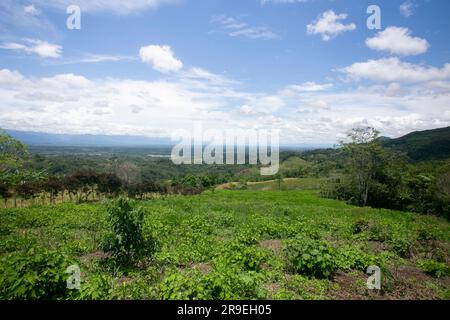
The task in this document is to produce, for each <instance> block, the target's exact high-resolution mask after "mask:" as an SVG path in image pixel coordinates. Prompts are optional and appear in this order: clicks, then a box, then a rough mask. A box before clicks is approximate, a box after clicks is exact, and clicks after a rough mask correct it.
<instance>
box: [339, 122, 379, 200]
mask: <svg viewBox="0 0 450 320" xmlns="http://www.w3.org/2000/svg"><path fill="white" fill-rule="evenodd" d="M378 136H379V132H378V131H377V130H375V129H374V128H371V127H366V128H355V129H352V130H351V131H350V132H349V133H348V134H347V140H346V141H343V142H341V145H342V146H343V149H342V150H343V152H344V154H345V155H346V158H347V161H348V165H349V166H348V171H349V174H350V176H351V177H352V180H353V182H354V184H355V186H356V189H357V196H358V203H359V205H361V206H365V205H367V200H368V195H369V191H370V188H371V185H372V182H373V177H374V171H375V170H374V169H375V165H376V158H377V156H378V155H379V154H380V152H381V146H380V144H379V141H378V139H377V138H378Z"/></svg>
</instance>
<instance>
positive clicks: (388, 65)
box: [340, 58, 450, 83]
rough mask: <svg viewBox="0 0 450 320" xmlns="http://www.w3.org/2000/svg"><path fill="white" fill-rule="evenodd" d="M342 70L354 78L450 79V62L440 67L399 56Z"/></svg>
mask: <svg viewBox="0 0 450 320" xmlns="http://www.w3.org/2000/svg"><path fill="white" fill-rule="evenodd" d="M340 71H341V72H344V73H346V74H347V75H349V76H350V77H351V78H353V79H357V80H358V79H367V80H372V81H377V82H405V83H420V82H426V81H439V80H447V79H450V64H445V65H444V67H443V68H441V69H439V68H435V67H427V66H422V65H417V64H412V63H407V62H402V61H400V59H398V58H387V59H379V60H369V61H367V62H357V63H354V64H352V65H351V66H348V67H346V68H343V69H341V70H340Z"/></svg>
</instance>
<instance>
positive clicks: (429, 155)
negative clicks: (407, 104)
mask: <svg viewBox="0 0 450 320" xmlns="http://www.w3.org/2000/svg"><path fill="white" fill-rule="evenodd" d="M6 131H7V132H8V133H9V134H10V135H12V136H13V137H14V138H16V139H19V140H20V141H22V142H23V143H25V144H27V145H30V146H64V147H148V146H171V145H173V142H172V141H171V140H170V139H169V138H148V137H143V136H123V135H122V136H120V135H117V136H115V135H89V134H52V133H43V132H30V131H16V130H6ZM380 141H381V143H382V145H383V146H384V147H387V148H391V149H394V150H398V151H402V152H405V153H406V154H407V155H408V157H409V158H410V159H411V160H413V161H421V160H442V159H450V127H447V128H440V129H434V130H426V131H417V132H412V133H409V134H407V135H405V136H403V137H400V138H397V139H391V138H388V137H380ZM327 147H330V146H327V145H295V146H284V147H283V149H285V150H289V149H292V150H294V149H303V148H306V149H318V148H327Z"/></svg>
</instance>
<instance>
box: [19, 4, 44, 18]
mask: <svg viewBox="0 0 450 320" xmlns="http://www.w3.org/2000/svg"><path fill="white" fill-rule="evenodd" d="M23 12H24V13H25V14H29V15H31V16H38V15H40V14H41V10H39V9H37V8H36V7H35V6H34V4H30V5H28V6H25V7H23Z"/></svg>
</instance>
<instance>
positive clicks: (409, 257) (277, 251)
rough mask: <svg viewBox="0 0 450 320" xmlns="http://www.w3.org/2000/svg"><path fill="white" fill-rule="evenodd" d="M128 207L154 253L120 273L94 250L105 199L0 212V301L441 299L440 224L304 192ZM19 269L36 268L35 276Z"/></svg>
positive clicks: (210, 195)
mask: <svg viewBox="0 0 450 320" xmlns="http://www.w3.org/2000/svg"><path fill="white" fill-rule="evenodd" d="M136 205H139V206H142V207H143V208H144V210H145V213H144V224H143V230H144V235H145V237H151V238H153V239H156V241H157V246H156V252H155V253H154V254H153V256H147V257H146V258H144V259H142V260H141V261H140V262H139V263H136V264H133V265H128V266H126V267H125V266H123V265H118V264H116V263H115V261H114V260H113V259H111V258H110V256H109V255H108V254H107V253H106V252H105V251H103V246H102V243H103V242H104V240H105V238H106V237H107V235H108V231H107V230H108V227H107V226H108V222H107V215H106V206H105V204H102V203H97V204H80V205H75V204H62V205H56V206H36V207H31V208H22V209H0V257H1V258H0V259H1V260H0V273H1V275H0V298H2V299H11V298H39V297H41V298H52V299H69V298H75V299H270V298H272V299H374V298H377V299H448V298H449V297H450V296H449V293H450V291H449V290H450V288H449V287H448V283H449V282H448V279H449V278H448V271H449V270H448V266H447V264H446V263H445V261H448V258H449V245H450V238H449V235H450V233H449V230H450V229H449V228H450V224H449V223H448V222H447V221H445V220H443V219H439V218H436V217H432V216H419V215H415V214H411V213H405V212H396V211H389V210H383V209H371V208H358V207H353V206H349V205H346V204H345V203H342V202H339V201H334V200H327V199H321V198H318V197H317V196H316V195H315V192H314V191H280V192H279V191H250V190H244V191H227V190H220V191H214V192H211V191H208V192H205V193H203V194H201V195H198V196H192V197H183V196H179V197H164V198H161V199H159V200H154V201H141V202H137V203H136ZM55 253H56V254H55ZM443 261H444V262H443ZM69 264H77V265H79V266H80V268H81V277H82V278H81V290H80V291H71V292H68V291H67V290H66V289H64V283H65V282H64V281H65V280H61V279H64V278H63V277H59V275H60V274H61V273H63V272H64V270H65V268H66V267H67V266H68V265H69ZM26 265H33V266H34V268H43V270H45V271H46V272H45V273H44V274H43V275H41V276H40V277H39V279H36V277H35V274H34V273H33V272H34V269H33V268H32V269H31V270H32V271H28V273H27V268H26V267H25V266H26ZM370 265H378V266H380V267H381V268H382V272H383V290H382V291H370V290H368V289H367V287H366V279H367V276H366V275H365V270H366V268H367V267H368V266H370ZM19 280H20V281H19ZM36 281H38V282H36ZM61 281H63V282H64V283H63V287H62V288H63V289H61V290H59V291H57V288H58V285H59V284H60V283H61ZM36 283H39V286H37V285H36ZM13 284H14V285H13ZM36 288H37V289H36ZM40 288H47V289H46V290H45V289H42V290H40ZM50 294H52V295H50Z"/></svg>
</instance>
